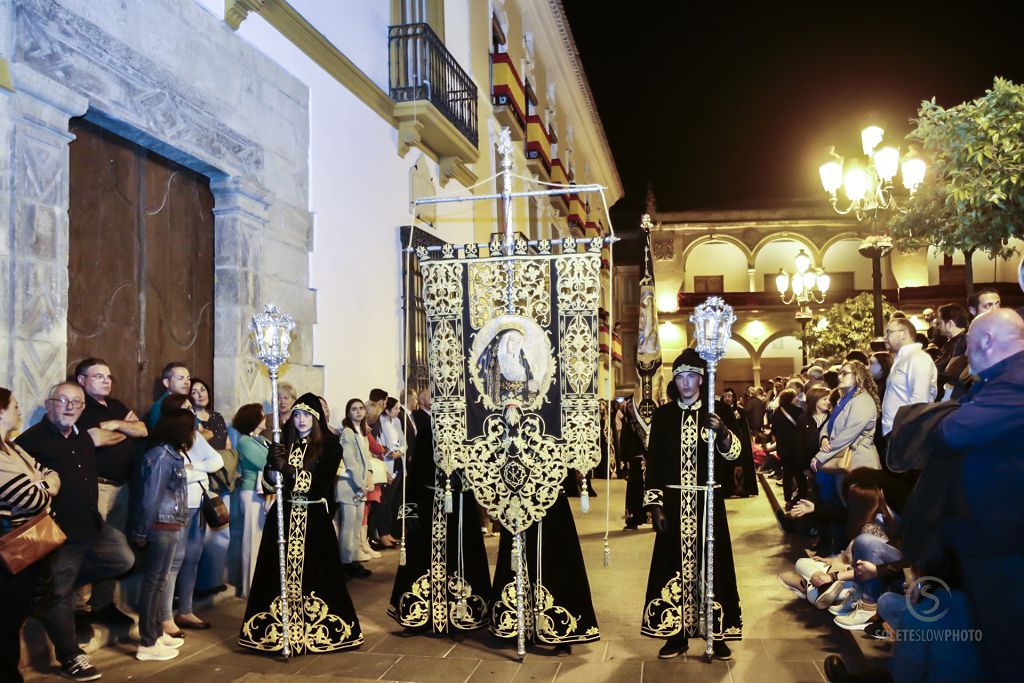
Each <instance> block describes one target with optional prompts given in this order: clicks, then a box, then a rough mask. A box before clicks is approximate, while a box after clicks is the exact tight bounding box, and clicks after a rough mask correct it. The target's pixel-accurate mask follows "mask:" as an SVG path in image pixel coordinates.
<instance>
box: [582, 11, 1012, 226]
mask: <svg viewBox="0 0 1024 683" xmlns="http://www.w3.org/2000/svg"><path fill="white" fill-rule="evenodd" d="M563 2H564V6H565V9H566V13H567V15H568V17H569V21H570V24H571V26H572V30H573V34H574V36H575V39H576V44H577V47H578V48H579V52H580V56H581V58H582V61H583V65H584V68H585V70H586V72H587V76H588V78H589V81H590V86H591V89H592V90H593V93H594V97H595V99H596V101H597V107H598V111H599V113H600V115H601V119H602V121H603V122H604V127H605V132H606V133H607V135H608V139H609V143H610V145H611V149H612V154H613V155H614V157H615V162H616V165H617V167H618V170H619V174H620V175H621V177H622V181H623V184H624V186H625V190H626V196H625V197H624V198H623V199H622V200H620V201H619V203H618V204H617V206H616V208H617V211H616V213H615V216H614V217H615V222H616V228H617V230H619V231H620V232H623V231H628V230H630V229H631V228H632V227H633V226H631V225H629V223H632V222H633V219H632V217H631V216H632V215H635V214H638V213H639V212H640V211H642V209H643V207H644V199H645V196H646V190H647V184H648V182H650V183H651V184H652V186H653V188H654V192H655V195H656V197H657V205H658V210H659V211H678V210H693V209H705V208H727V207H742V206H751V205H753V206H756V205H758V204H760V203H763V202H765V201H770V200H779V199H787V198H798V197H816V196H821V198H822V200H823V201H824V198H825V195H824V192H823V191H822V190H821V186H820V184H819V181H818V172H817V168H818V166H819V165H820V164H821V163H822V162H823V159H822V157H824V155H825V153H826V152H827V150H828V148H829V146H830V145H835V146H836V148H837V151H838V152H839V153H840V154H843V155H844V156H846V157H848V158H849V157H852V156H854V155H860V154H861V152H860V130H861V128H863V127H864V126H866V125H868V124H870V123H875V124H877V125H880V126H882V127H883V128H884V129H885V130H886V141H887V142H892V143H893V144H900V143H901V142H902V138H903V136H904V135H906V133H907V132H909V131H910V130H911V129H912V127H913V126H912V124H911V123H910V122H909V119H910V118H911V117H913V116H914V115H915V113H916V111H917V107H918V105H919V104H920V102H921V100H923V99H930V98H931V97H935V98H937V101H938V102H939V104H942V105H944V106H951V105H954V104H957V103H959V102H962V101H964V100H965V99H972V98H974V97H978V96H980V95H982V94H984V91H985V89H986V88H987V87H990V86H991V84H992V80H993V77H994V76H996V75H999V76H1004V77H1006V78H1009V79H1010V80H1013V81H1015V82H1018V83H1019V82H1022V81H1024V47H1022V46H1024V34H1022V33H1021V28H1020V27H1021V23H1020V22H1019V21H1018V20H1017V19H1016V17H1013V16H1012V11H1011V10H1010V9H1009V8H1011V7H1013V6H1014V5H1015V4H1016V3H1013V4H1011V3H1005V4H1002V5H1000V4H994V3H984V2H961V3H958V4H956V5H951V6H950V9H944V8H943V6H942V5H941V4H939V3H923V2H918V3H909V2H899V0H896V1H890V2H887V3H867V2H861V3H826V2H816V3H798V2H757V3H738V2H718V3H695V2H684V1H683V0H677V1H672V2H668V1H661V2H655V1H648V0H563ZM954 8H955V11H954ZM623 246H625V245H623Z"/></svg>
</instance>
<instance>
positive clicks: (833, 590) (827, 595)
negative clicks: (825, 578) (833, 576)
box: [814, 581, 845, 609]
mask: <svg viewBox="0 0 1024 683" xmlns="http://www.w3.org/2000/svg"><path fill="white" fill-rule="evenodd" d="M844 585H845V584H844V583H843V582H842V581H833V582H832V583H830V584H829V585H828V586H826V587H825V590H820V589H819V592H818V599H817V600H815V602H814V606H815V607H817V608H818V609H825V608H826V607H828V606H829V605H831V604H832V603H834V602H835V601H836V600H838V599H839V594H840V593H842V592H843V587H844Z"/></svg>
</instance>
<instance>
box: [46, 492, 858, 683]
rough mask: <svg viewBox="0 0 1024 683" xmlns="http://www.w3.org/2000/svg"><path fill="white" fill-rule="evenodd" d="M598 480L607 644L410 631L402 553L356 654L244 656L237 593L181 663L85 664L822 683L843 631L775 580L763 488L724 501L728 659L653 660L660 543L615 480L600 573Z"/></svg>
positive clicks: (358, 589) (104, 655)
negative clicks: (649, 620) (736, 593)
mask: <svg viewBox="0 0 1024 683" xmlns="http://www.w3.org/2000/svg"><path fill="white" fill-rule="evenodd" d="M595 484H596V485H597V489H598V498H597V499H591V512H590V513H589V514H586V515H583V514H580V513H579V509H578V508H579V504H578V502H574V503H573V509H574V510H575V511H576V512H575V513H576V524H577V527H578V529H579V533H580V537H581V544H582V548H583V555H584V558H585V561H586V563H587V570H588V578H589V581H590V586H591V591H592V593H593V596H594V606H595V610H596V612H597V617H598V622H599V624H600V628H601V641H600V642H597V643H589V644H586V645H577V646H575V647H574V648H573V652H572V654H571V655H570V656H565V657H557V656H554V655H553V653H552V652H551V649H550V648H547V647H536V648H534V647H531V648H530V649H529V650H528V653H527V655H526V658H525V660H524V661H523V662H520V661H519V660H518V658H517V657H516V653H515V649H514V648H513V647H510V646H507V645H506V646H505V647H500V648H499V647H496V643H495V641H494V639H493V638H492V637H491V636H490V635H488V634H487V633H486V632H483V633H481V632H471V633H458V634H455V636H453V637H452V638H448V637H442V638H434V637H430V636H412V637H409V636H406V635H404V634H403V633H402V631H401V629H400V628H399V627H398V625H397V624H395V622H394V621H392V620H391V619H390V618H389V617H388V616H387V614H386V609H387V601H388V598H389V596H390V592H391V582H392V580H393V578H394V571H395V567H396V565H397V562H398V553H397V552H386V553H384V556H383V557H382V558H380V559H378V560H373V561H370V562H368V563H367V567H368V568H370V569H371V570H373V572H374V573H373V576H371V577H370V578H369V579H365V580H354V581H350V582H349V584H348V587H349V592H350V593H351V595H352V599H353V602H354V603H355V605H356V609H357V611H358V613H359V618H360V623H361V625H362V627H363V633H364V639H365V642H364V644H363V645H362V647H361V648H359V649H358V650H355V651H350V652H345V653H338V654H331V655H307V656H304V657H298V658H296V659H294V660H292V661H290V662H281V661H278V660H275V659H272V658H268V657H264V656H261V655H258V654H253V653H248V652H245V651H242V650H241V649H240V648H239V647H238V646H237V643H236V640H237V637H238V627H239V624H240V623H241V618H242V614H243V612H244V609H245V604H244V602H243V601H241V600H239V599H237V598H233V597H232V598H228V599H227V600H223V601H221V602H219V603H218V604H216V605H215V606H213V607H211V608H210V609H208V610H206V611H203V612H201V614H202V616H203V617H204V618H206V619H208V620H210V621H211V622H212V623H213V625H214V627H213V628H212V629H211V630H209V631H189V632H188V635H187V637H186V643H185V645H184V647H183V648H182V654H181V655H180V656H179V657H178V658H177V659H175V660H172V661H170V662H138V661H136V660H135V658H134V653H135V645H134V643H131V642H126V643H119V644H117V645H115V646H111V647H105V648H101V649H100V650H98V651H96V652H94V653H92V654H91V655H90V657H91V658H92V660H93V663H94V664H95V665H96V666H97V667H98V668H99V669H100V671H102V672H103V680H104V681H127V680H133V681H134V680H147V681H170V682H171V683H207V682H214V683H217V682H219V681H238V682H240V683H285V682H286V681H287V682H289V683H290V682H293V681H297V680H301V679H304V678H305V679H310V680H331V681H368V680H379V681H412V682H417V683H434V682H437V683H462V682H465V681H471V682H473V683H478V682H479V683H483V682H488V683H490V682H495V683H505V682H512V683H523V682H529V681H537V682H541V681H542V682H544V683H551V682H552V681H554V682H557V683H562V682H565V683H574V682H580V683H603V682H614V683H618V682H620V681H621V682H622V683H626V682H627V681H643V682H644V683H648V682H656V681H687V682H698V683H699V682H704V681H709V682H718V681H729V682H736V681H772V682H774V681H813V682H814V683H821V682H822V681H824V677H823V676H822V673H821V663H822V661H823V660H824V658H825V656H826V655H827V654H831V653H840V654H843V655H844V656H849V653H848V652H847V650H849V649H850V641H849V636H848V634H846V632H843V631H841V630H840V629H838V628H836V627H835V625H834V624H832V622H831V619H830V618H828V616H829V615H828V614H827V613H823V612H821V611H818V610H815V609H813V608H812V607H811V606H810V605H808V604H806V603H801V602H800V601H799V600H797V599H796V598H794V597H792V596H791V594H790V593H789V592H788V591H786V590H785V589H783V588H782V587H780V586H779V585H778V583H777V582H776V579H775V574H776V573H777V572H779V571H783V570H786V569H789V568H791V566H792V561H793V557H794V546H792V545H790V540H791V539H788V538H787V537H786V536H785V534H783V533H782V532H781V531H780V530H779V528H778V525H777V523H776V521H775V518H774V516H773V513H772V508H771V506H770V505H769V502H768V499H767V498H766V497H765V496H764V495H763V492H762V495H759V496H756V497H753V498H747V499H734V500H729V501H727V503H726V508H727V510H728V519H729V525H730V530H731V533H732V539H733V552H734V555H735V560H736V567H737V574H738V577H737V578H738V583H739V589H740V598H741V605H742V607H743V613H744V640H743V641H742V642H739V643H733V644H732V649H733V652H734V658H733V660H731V661H729V662H719V661H716V662H713V663H712V664H705V663H704V662H703V661H702V660H701V654H702V653H703V646H704V643H703V641H701V640H693V641H691V643H690V653H689V654H688V655H686V656H683V657H680V658H678V659H675V660H670V661H661V660H658V659H657V652H658V648H659V647H660V646H661V641H658V640H653V639H650V638H644V637H641V636H640V632H639V622H640V615H641V612H642V609H643V601H644V593H645V590H646V584H647V571H648V563H649V561H650V556H651V550H652V547H653V543H654V535H653V533H652V532H651V530H650V529H649V528H647V529H641V530H639V531H624V530H622V528H621V526H622V520H621V515H622V506H623V499H624V494H625V483H624V482H621V481H618V480H616V481H613V482H612V511H611V520H612V529H613V530H612V531H611V532H610V534H609V539H610V545H611V551H612V555H611V565H610V566H609V567H605V566H603V555H604V543H603V539H604V519H605V504H606V503H605V500H606V496H605V486H604V484H603V482H600V481H598V482H595ZM485 543H486V546H487V549H488V553H489V555H490V557H491V560H492V562H493V561H494V559H495V557H496V555H497V545H498V539H497V538H496V537H489V538H487V539H486V541H485ZM492 567H493V565H492ZM844 643H845V644H844ZM26 674H27V675H26V680H28V681H30V682H31V683H36V682H38V681H46V682H50V681H57V680H61V679H59V678H57V677H56V676H54V675H53V674H52V673H51V672H47V671H29V672H26Z"/></svg>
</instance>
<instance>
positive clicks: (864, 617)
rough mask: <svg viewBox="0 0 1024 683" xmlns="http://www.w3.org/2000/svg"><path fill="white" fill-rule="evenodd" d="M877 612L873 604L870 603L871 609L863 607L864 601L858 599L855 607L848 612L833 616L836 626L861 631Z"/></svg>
mask: <svg viewBox="0 0 1024 683" xmlns="http://www.w3.org/2000/svg"><path fill="white" fill-rule="evenodd" d="M877 613H878V610H877V609H876V608H875V606H874V605H871V609H864V603H863V602H860V601H858V603H857V609H855V610H853V611H852V612H850V613H849V614H846V615H842V616H838V617H836V618H835V622H836V626H838V627H839V628H844V629H846V630H847V631H863V630H864V628H865V627H866V626H867V625H868V622H869V621H871V619H872V618H873V617H874V616H875V615H876V614H877Z"/></svg>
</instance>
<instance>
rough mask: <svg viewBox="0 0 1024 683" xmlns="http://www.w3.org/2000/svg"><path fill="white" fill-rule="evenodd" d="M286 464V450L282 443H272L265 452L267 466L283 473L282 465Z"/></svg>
mask: <svg viewBox="0 0 1024 683" xmlns="http://www.w3.org/2000/svg"><path fill="white" fill-rule="evenodd" d="M287 462H288V449H287V448H286V447H285V445H284V444H283V443H272V444H270V448H269V449H268V450H267V464H268V465H270V467H271V468H272V469H275V470H277V471H278V472H281V471H283V469H282V465H284V464H285V463H287Z"/></svg>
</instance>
